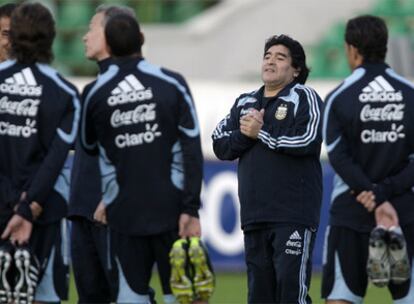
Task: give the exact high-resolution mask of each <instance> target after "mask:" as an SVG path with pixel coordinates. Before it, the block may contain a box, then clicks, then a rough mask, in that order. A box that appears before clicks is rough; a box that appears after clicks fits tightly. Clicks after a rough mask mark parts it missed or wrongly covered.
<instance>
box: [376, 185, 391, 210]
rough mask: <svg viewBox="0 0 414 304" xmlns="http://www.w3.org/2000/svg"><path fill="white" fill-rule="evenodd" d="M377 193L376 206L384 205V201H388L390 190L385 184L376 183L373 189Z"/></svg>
mask: <svg viewBox="0 0 414 304" xmlns="http://www.w3.org/2000/svg"><path fill="white" fill-rule="evenodd" d="M372 191H373V192H374V195H375V203H376V207H378V206H380V205H382V204H383V203H384V202H386V201H388V199H389V191H388V189H387V187H386V185H384V184H379V185H375V186H374V189H372Z"/></svg>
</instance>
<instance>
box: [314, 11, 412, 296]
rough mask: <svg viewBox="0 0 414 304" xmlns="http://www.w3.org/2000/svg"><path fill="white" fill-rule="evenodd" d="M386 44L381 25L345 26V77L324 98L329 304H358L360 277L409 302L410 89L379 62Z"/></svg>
mask: <svg viewBox="0 0 414 304" xmlns="http://www.w3.org/2000/svg"><path fill="white" fill-rule="evenodd" d="M387 41H388V30H387V27H386V24H385V22H384V21H383V20H382V19H381V18H378V17H375V16H369V15H367V16H359V17H356V18H353V19H350V20H349V21H348V23H347V25H346V32H345V50H346V55H347V59H348V62H349V65H350V67H351V69H352V74H351V75H350V76H349V77H347V78H346V79H345V81H344V82H342V84H341V85H340V86H338V87H337V88H336V89H335V90H333V91H332V92H331V93H330V94H329V95H328V96H327V98H326V108H325V113H324V126H323V133H324V137H325V141H326V145H327V151H328V156H329V160H330V162H331V164H332V166H333V168H334V170H335V172H336V176H335V180H334V190H333V192H332V198H331V200H332V204H331V210H330V215H331V217H330V227H329V229H328V230H327V236H326V244H325V248H326V249H325V252H326V256H325V259H324V269H323V280H322V297H323V298H325V299H326V301H327V303H331V304H333V303H337V304H340V303H362V301H363V298H364V296H365V293H366V288H367V285H368V275H369V277H370V279H371V280H372V282H373V283H374V284H376V285H377V286H386V285H388V288H389V290H390V292H391V295H392V298H393V299H394V301H395V302H394V303H399V304H405V303H407V304H408V303H413V302H414V290H413V286H412V284H410V280H408V278H409V276H410V265H409V264H410V262H411V259H412V257H413V244H414V205H413V201H414V193H413V191H412V187H413V186H414V162H412V156H413V152H414V125H413V120H414V105H413V104H412V100H413V99H414V86H413V85H412V84H411V83H410V82H409V81H408V80H406V79H404V78H403V77H401V76H400V75H398V74H397V73H395V72H394V71H393V70H392V69H391V68H390V67H389V66H388V65H387V64H386V63H385V56H386V53H387ZM376 222H377V224H380V225H379V226H378V227H377V228H376V229H374V230H372V229H373V228H374V227H375V226H376ZM381 225H383V227H382V226H381ZM400 225H401V228H402V230H401V228H400ZM387 228H389V229H387ZM371 230H372V232H371ZM370 232H371V234H370ZM402 232H404V235H405V238H406V239H407V240H408V242H407V243H406V242H405V239H404V236H403V234H402ZM407 249H408V256H407ZM367 270H368V274H367ZM410 285H411V286H410Z"/></svg>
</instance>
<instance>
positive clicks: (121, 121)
mask: <svg viewBox="0 0 414 304" xmlns="http://www.w3.org/2000/svg"><path fill="white" fill-rule="evenodd" d="M155 106H156V104H155V103H150V104H142V105H138V106H137V107H136V108H135V109H134V110H130V111H125V112H122V111H121V110H120V109H116V110H115V111H114V112H113V113H112V115H111V125H112V127H114V128H118V127H120V126H124V125H131V124H138V123H142V122H149V121H153V120H155V118H156V112H155Z"/></svg>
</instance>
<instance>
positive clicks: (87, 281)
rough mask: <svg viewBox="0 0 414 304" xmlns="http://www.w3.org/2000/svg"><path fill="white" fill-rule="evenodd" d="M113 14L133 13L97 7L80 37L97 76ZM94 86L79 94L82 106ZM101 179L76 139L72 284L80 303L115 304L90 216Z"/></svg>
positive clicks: (106, 242)
mask: <svg viewBox="0 0 414 304" xmlns="http://www.w3.org/2000/svg"><path fill="white" fill-rule="evenodd" d="M116 14H130V15H131V16H133V17H135V13H134V11H133V10H132V9H130V8H129V7H123V6H114V5H100V6H98V7H97V9H96V11H95V15H94V16H93V17H92V19H91V22H90V24H89V30H88V32H87V33H86V34H85V36H84V37H83V41H84V43H85V56H86V57H87V58H88V59H90V60H93V61H96V62H97V64H98V66H99V74H103V73H105V72H106V70H107V69H108V67H109V66H110V64H111V62H112V60H111V58H110V54H109V53H108V47H107V44H106V39H105V33H104V30H105V24H106V22H107V21H108V19H109V18H110V17H112V16H114V15H116ZM92 85H93V83H91V84H89V85H87V86H86V87H85V88H84V90H83V93H82V103H83V101H84V100H85V98H86V96H87V95H88V93H89V91H90V89H91V88H92ZM101 197H102V194H101V175H100V171H99V159H98V157H97V156H92V155H89V154H87V153H86V152H85V151H84V150H83V149H82V148H81V144H80V139H79V138H78V140H77V142H76V147H75V156H74V161H73V167H72V176H71V195H70V204H69V214H68V215H69V218H70V219H71V220H72V233H71V253H72V266H73V273H74V276H75V283H76V288H77V292H78V298H79V302H80V303H110V302H114V301H115V293H116V288H117V283H116V282H117V280H116V273H115V272H114V271H113V269H114V267H113V265H112V264H113V260H112V254H111V250H108V249H110V248H111V244H110V232H109V229H108V228H107V226H106V225H102V224H100V223H97V222H96V221H94V218H93V214H94V212H95V210H96V208H97V206H98V204H99V202H100V200H101Z"/></svg>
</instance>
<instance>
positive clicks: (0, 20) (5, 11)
mask: <svg viewBox="0 0 414 304" xmlns="http://www.w3.org/2000/svg"><path fill="white" fill-rule="evenodd" d="M16 7H17V4H15V3H6V4H3V5H2V6H0V62H1V61H4V60H6V59H7V58H8V57H9V49H10V39H9V33H10V18H11V15H12V13H13V11H14V10H15V9H16Z"/></svg>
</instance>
